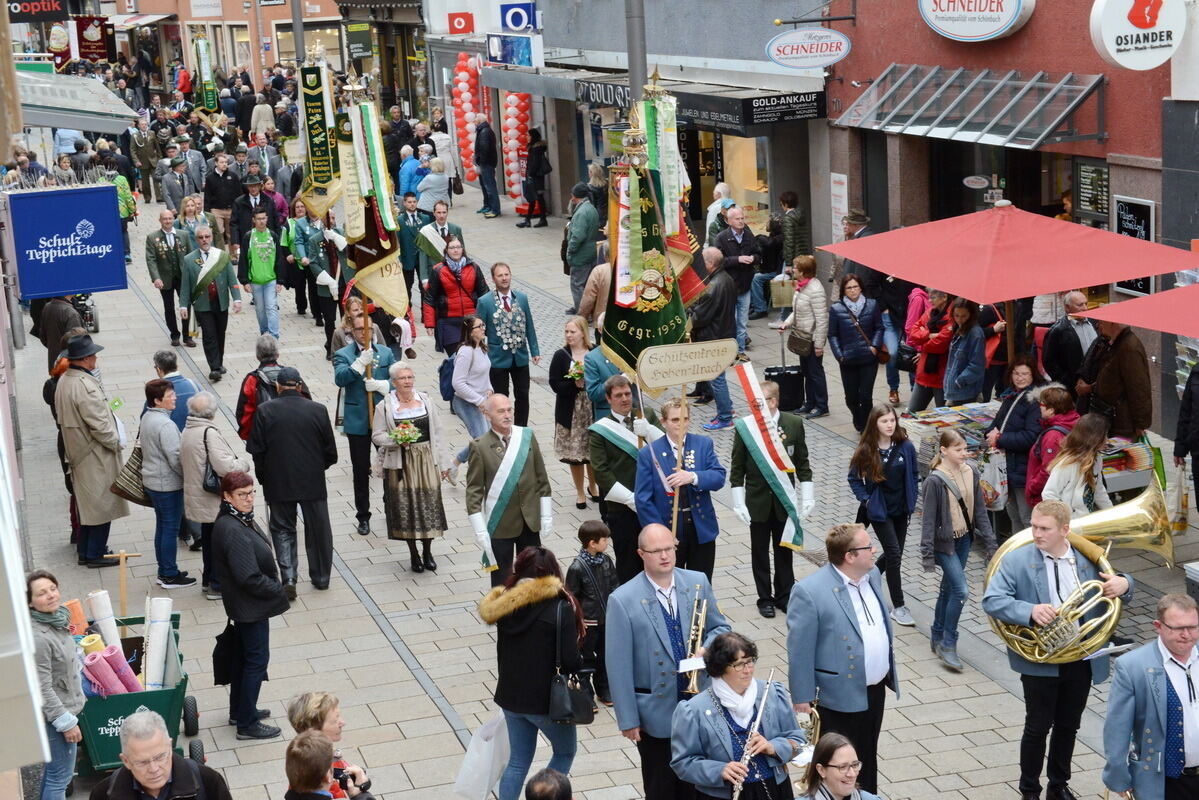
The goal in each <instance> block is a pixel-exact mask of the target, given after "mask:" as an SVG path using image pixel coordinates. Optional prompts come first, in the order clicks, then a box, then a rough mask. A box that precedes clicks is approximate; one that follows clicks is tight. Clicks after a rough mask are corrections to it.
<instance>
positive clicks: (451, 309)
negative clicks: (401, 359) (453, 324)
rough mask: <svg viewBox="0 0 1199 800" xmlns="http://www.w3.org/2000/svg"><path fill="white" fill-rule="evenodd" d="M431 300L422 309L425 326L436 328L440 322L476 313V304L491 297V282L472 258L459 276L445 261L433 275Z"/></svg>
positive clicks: (429, 294)
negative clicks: (488, 294)
mask: <svg viewBox="0 0 1199 800" xmlns="http://www.w3.org/2000/svg"><path fill="white" fill-rule="evenodd" d="M428 289H429V290H428V292H427V293H425V296H426V298H427V301H426V302H425V303H424V307H423V308H422V316H423V317H424V325H425V327H426V328H432V327H433V326H434V324H435V323H436V321H437V320H439V319H459V318H461V317H466V316H470V315H471V314H474V313H475V301H476V300H478V299H479V298H480V297H482V296H483V295H485V294H487V281H486V280H485V279H484V278H483V273H482V271H481V270H480V269H479V265H478V264H476V263H475V262H473V261H470V260H469V259H468V260H467V262H466V265H465V266H463V267H462V271H461V272H460V273H459V275H457V276H455V275H454V271H453V270H451V269H450V268H449V267H448V266H446V264H445V262H444V261H443V262H442V263H441V264H438V265H437V266H436V267H434V268H433V274H432V275H430V276H429V287H428Z"/></svg>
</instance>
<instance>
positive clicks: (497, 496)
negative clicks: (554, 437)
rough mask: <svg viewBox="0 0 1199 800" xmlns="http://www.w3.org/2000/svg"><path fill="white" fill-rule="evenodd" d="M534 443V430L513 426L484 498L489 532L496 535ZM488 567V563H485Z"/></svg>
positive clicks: (484, 512) (484, 509)
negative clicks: (498, 465)
mask: <svg viewBox="0 0 1199 800" xmlns="http://www.w3.org/2000/svg"><path fill="white" fill-rule="evenodd" d="M532 443H533V431H532V430H530V429H529V428H520V427H516V426H513V428H512V435H511V436H509V437H508V449H507V450H505V451H504V457H503V459H501V460H500V468H499V469H498V470H496V472H495V477H494V478H493V479H492V481H491V488H490V489H489V490H488V491H487V497H486V498H484V499H483V516H484V517H485V518H486V519H487V533H489V534H490V535H492V536H495V531H496V528H498V527H499V525H500V519H501V518H502V517H503V516H504V511H505V510H507V508H508V503H509V501H511V500H512V496H513V495H514V494H516V484H517V483H519V482H520V474H521V473H522V472H524V469H525V461H527V460H528V458H529V446H530V445H531V444H532ZM484 566H485V567H486V564H484Z"/></svg>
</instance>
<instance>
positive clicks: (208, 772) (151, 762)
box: [90, 708, 233, 800]
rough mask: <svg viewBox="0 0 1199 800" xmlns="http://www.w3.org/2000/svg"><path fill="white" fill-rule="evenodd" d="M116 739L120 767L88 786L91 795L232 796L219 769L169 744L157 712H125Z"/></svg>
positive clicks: (122, 798)
mask: <svg viewBox="0 0 1199 800" xmlns="http://www.w3.org/2000/svg"><path fill="white" fill-rule="evenodd" d="M120 739H121V764H122V766H120V767H118V768H117V770H116V771H115V772H113V773H111V774H110V775H107V776H106V777H105V778H104V779H103V780H101V781H100V782H99V783H97V784H96V785H95V786H93V787H92V793H91V795H90V800H145V798H150V797H154V798H160V799H161V800H184V798H205V800H232V798H233V795H231V794H230V793H229V786H228V785H227V784H226V783H225V779H224V778H223V777H221V773H219V772H217V771H216V770H215V769H213V768H212V767H209V766H206V765H204V764H201V763H199V762H197V761H193V760H192V759H190V758H185V757H184V756H181V755H179V754H177V753H175V752H174V751H173V750H172V749H171V735H170V733H169V732H168V731H167V724H166V720H164V719H163V718H162V717H161V716H160V715H159V714H158V712H156V711H150V710H149V709H146V708H143V709H142V710H140V711H135V712H134V713H132V714H130V715H129V716H127V717H125V718H124V720H123V721H122V722H121V732H120Z"/></svg>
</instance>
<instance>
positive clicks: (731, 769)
mask: <svg viewBox="0 0 1199 800" xmlns="http://www.w3.org/2000/svg"><path fill="white" fill-rule="evenodd" d="M757 660H758V648H757V646H756V645H755V644H754V643H753V642H751V641H750V640H749V639H747V638H745V637H744V636H742V635H741V634H739V633H731V632H730V633H722V634H720V635H719V636H717V637H716V638H715V639H713V640H712V645H711V647H709V648H708V652H706V653H705V654H704V668H705V669H706V670H707V672H708V676H709V677H710V678H711V679H712V682H711V684H709V686H708V690H707V691H705V692H700V693H699V694H697V695H696V696H695V697H693V698H691V699H690V700H687V701H686V702H683V703H679V704H678V705H677V706H676V707H675V709H674V717H673V719H672V721H671V760H670V766H671V767H673V768H674V771H675V773H677V774H678V776H679V777H680V778H681V779H683V780H685V781H687V782H688V783H691V784H694V785H695V787H696V795H695V796H696V797H697V798H726V797H730V796H732V794H733V791H734V789H733V787H734V786H736V785H738V784H740V785H741V793H740V797H743V798H745V799H746V800H789V799H790V798H791V797H793V796H794V795H793V793H792V791H791V781H790V780H789V778H788V777H787V762H788V761H790V760H791V759H792V758H794V756H795V754H796V753H797V752H798V751H799V749H800V747H802V746H803V743H804V741H805V738H804V734H803V731H801V730H800V728H799V723H798V722H797V721H796V719H795V712H794V711H793V710H792V708H791V700H790V698H789V697H788V696H787V691H786V689H784V688H783V685H782V684H781V683H775V682H773V681H772V682H770V683H767V682H765V681H761V680H756V679H755V678H754V664H756V663H757ZM764 693H765V697H763V694H764ZM763 700H764V702H765V705H764V706H763V707H762V713H761V719H760V721H759V717H758V709H759V706H761V705H762V703H763ZM746 755H749V756H750V758H749V760H748V762H747V761H746V760H745V756H746Z"/></svg>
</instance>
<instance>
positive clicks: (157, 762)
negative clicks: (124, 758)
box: [129, 750, 171, 769]
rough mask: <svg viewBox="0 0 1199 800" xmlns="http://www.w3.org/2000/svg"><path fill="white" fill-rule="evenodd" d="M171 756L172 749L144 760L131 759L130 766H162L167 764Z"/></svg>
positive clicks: (145, 767) (144, 767)
mask: <svg viewBox="0 0 1199 800" xmlns="http://www.w3.org/2000/svg"><path fill="white" fill-rule="evenodd" d="M170 757H171V751H170V750H167V751H166V752H163V753H159V754H158V755H156V756H154V757H153V758H147V759H145V760H144V761H130V762H129V766H131V767H133V768H134V769H150V767H160V766H162V765H163V764H165V763H166V762H167V759H169V758H170Z"/></svg>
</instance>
